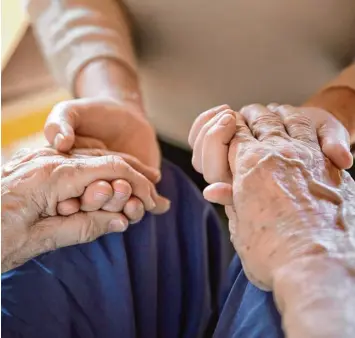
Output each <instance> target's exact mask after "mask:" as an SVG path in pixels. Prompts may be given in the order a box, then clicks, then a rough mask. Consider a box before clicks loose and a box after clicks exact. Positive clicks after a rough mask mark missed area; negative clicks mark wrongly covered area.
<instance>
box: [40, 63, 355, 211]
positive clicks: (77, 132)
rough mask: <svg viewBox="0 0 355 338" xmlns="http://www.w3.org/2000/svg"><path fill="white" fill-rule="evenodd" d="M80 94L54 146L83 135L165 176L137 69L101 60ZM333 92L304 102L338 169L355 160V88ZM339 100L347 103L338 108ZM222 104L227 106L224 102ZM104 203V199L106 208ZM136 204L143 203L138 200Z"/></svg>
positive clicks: (62, 107)
mask: <svg viewBox="0 0 355 338" xmlns="http://www.w3.org/2000/svg"><path fill="white" fill-rule="evenodd" d="M75 93H76V95H77V96H78V97H80V99H76V100H71V101H67V102H62V103H60V104H59V105H57V106H56V107H55V108H54V109H53V111H52V112H51V114H50V117H49V118H48V121H47V124H46V127H45V135H46V137H47V140H48V142H49V143H50V144H51V145H52V146H53V147H54V148H55V149H58V150H60V151H62V152H68V151H70V149H72V148H73V147H76V145H77V143H78V141H79V142H81V141H83V137H84V140H86V145H85V146H87V147H90V146H92V147H94V148H105V149H109V150H113V151H118V152H122V153H126V154H130V155H132V156H135V157H137V158H138V159H139V160H140V161H142V162H143V163H145V164H147V165H149V166H151V167H152V168H154V169H156V170H157V177H159V176H160V173H159V168H160V151H159V146H158V143H157V140H156V134H155V131H154V130H153V128H152V126H151V125H150V123H149V122H148V121H147V119H146V116H145V108H144V102H143V99H142V97H141V91H140V88H139V76H138V74H135V73H134V72H133V71H132V70H131V69H129V68H127V66H126V65H125V64H123V63H120V62H118V61H116V60H110V59H105V58H102V59H96V60H94V61H92V62H90V63H88V64H87V65H86V66H85V67H83V69H82V70H81V71H80V72H79V74H78V76H77V78H76V79H75ZM330 94H331V95H330ZM330 94H328V91H324V93H323V92H320V93H319V94H316V95H315V96H314V97H311V98H310V99H309V100H308V101H307V103H306V104H305V105H307V106H308V107H309V108H307V109H306V112H307V115H308V117H309V118H310V119H311V120H312V121H313V122H314V123H315V124H316V125H317V134H318V137H319V139H320V142H321V145H322V150H323V152H324V153H325V154H326V155H327V156H328V157H329V158H330V159H332V161H333V162H334V163H335V164H336V165H337V166H338V167H339V168H341V169H346V168H349V167H350V166H351V164H352V156H351V154H350V146H349V140H350V137H351V138H354V137H355V123H354V121H355V119H354V117H353V116H351V115H350V111H351V110H350V109H349V108H348V107H349V106H351V105H352V103H353V101H355V93H353V91H352V90H349V89H347V88H337V87H335V88H332V90H331V92H330ZM334 95H335V96H336V98H337V100H335V104H334V103H333V101H334V100H331V99H330V96H331V97H332V96H334ZM338 102H342V103H346V105H344V104H342V105H341V107H338ZM220 109H222V110H225V109H227V108H226V107H225V106H224V107H223V106H222V108H220ZM220 109H217V110H218V112H216V111H209V112H207V113H205V114H201V116H200V118H199V121H200V122H199V123H202V124H203V123H204V121H205V120H206V118H207V119H209V116H215V115H217V113H221V110H220ZM330 111H331V112H332V113H330ZM206 114H207V116H206ZM343 125H345V126H346V127H347V129H345V128H344V126H343ZM349 133H350V137H349ZM193 135H194V133H192V136H191V137H192V139H193V138H194V136H193ZM191 137H190V140H189V142H190V144H191ZM142 144H144V147H142ZM195 161H197V162H195ZM198 161H199V160H198V159H195V158H194V160H193V163H194V165H195V167H196V169H197V170H198V171H200V170H201V167H200V166H201V163H202V162H201V163H199V162H198ZM221 174H222V175H223V172H222V173H220V172H219V169H218V167H217V168H215V169H214V168H210V169H209V170H205V171H204V175H205V177H206V178H207V181H208V182H209V177H211V178H213V177H219V176H220V175H221ZM153 181H154V180H153ZM103 186H104V187H105V189H106V190H107V194H108V195H109V196H111V195H113V190H114V188H112V187H111V188H110V186H109V184H107V183H105V182H102V181H100V182H96V183H95V185H94V186H92V187H91V188H90V191H91V192H92V193H94V192H95V191H96V189H97V188H98V187H100V188H102V187H103ZM86 201H87V203H89V204H91V203H92V204H95V208H99V207H100V203H97V202H96V203H94V202H93V198H92V197H88V198H87V199H86ZM105 203H106V202H105ZM105 203H101V207H103V206H104V204H105ZM64 206H65V208H68V209H71V210H74V209H75V205H73V204H72V202H71V201H66V202H65V203H64ZM137 208H140V206H138V205H137Z"/></svg>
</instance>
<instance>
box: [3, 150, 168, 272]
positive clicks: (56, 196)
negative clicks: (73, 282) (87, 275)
mask: <svg viewBox="0 0 355 338" xmlns="http://www.w3.org/2000/svg"><path fill="white" fill-rule="evenodd" d="M97 152H98V150H77V151H76V152H73V153H72V154H71V155H63V154H61V153H59V152H58V151H56V150H54V149H49V148H44V149H39V150H37V151H36V152H27V153H26V152H22V153H20V154H18V155H16V156H15V157H14V158H13V159H12V160H11V161H10V162H9V163H7V164H6V165H5V166H4V167H2V186H1V197H2V201H1V206H2V215H1V223H2V224H1V241H2V242H1V250H2V252H1V262H2V264H1V265H2V272H4V271H7V270H9V269H12V268H14V267H16V266H18V265H21V264H23V263H24V262H26V261H27V260H29V259H31V258H33V257H35V256H37V255H39V254H41V253H44V252H47V251H50V250H55V249H56V248H60V247H63V246H68V245H73V244H78V243H85V242H88V241H92V240H94V239H96V238H97V237H99V236H101V235H103V234H106V233H108V232H117V231H124V230H125V229H126V228H127V226H128V224H129V221H130V220H131V221H132V218H133V217H136V215H135V214H134V213H133V211H132V209H131V208H130V206H129V200H130V199H131V198H137V199H139V200H140V201H141V202H142V204H143V206H144V210H149V211H151V212H153V213H157V214H159V213H163V212H165V211H167V210H168V208H169V202H168V201H167V200H166V199H165V198H163V197H162V196H160V195H159V194H158V193H157V191H156V189H155V187H154V185H153V183H152V182H151V181H149V180H148V179H147V178H146V175H148V176H149V173H150V171H151V169H150V168H149V167H147V166H145V165H143V164H142V163H140V162H139V161H138V160H136V159H132V158H131V157H125V155H122V156H121V155H120V154H118V153H112V152H109V151H105V150H100V151H99V154H98V153H97ZM100 155H101V156H100ZM141 172H143V173H145V174H146V175H144V174H141ZM98 180H104V181H108V182H116V183H117V184H118V185H120V186H122V185H123V186H125V187H126V188H127V185H128V192H127V196H126V200H125V202H126V203H122V204H121V206H122V210H121V212H108V211H82V212H75V213H73V214H71V215H69V216H66V217H63V216H62V215H61V214H60V213H59V212H58V207H59V205H60V204H59V203H60V202H62V201H64V200H73V199H75V198H78V197H80V196H82V195H83V193H84V191H85V189H86V187H88V186H90V184H92V183H93V182H97V181H98ZM131 195H132V196H134V197H131ZM144 210H141V214H140V216H139V217H142V216H143V213H144ZM132 215H133V216H132ZM134 221H137V219H134Z"/></svg>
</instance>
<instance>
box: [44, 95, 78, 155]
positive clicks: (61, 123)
mask: <svg viewBox="0 0 355 338" xmlns="http://www.w3.org/2000/svg"><path fill="white" fill-rule="evenodd" d="M77 124H78V113H77V106H76V105H74V104H73V103H72V102H70V101H68V102H61V103H59V104H57V105H55V106H54V107H53V109H52V111H51V112H50V114H49V116H48V118H47V121H46V124H45V126H44V135H45V137H46V139H47V141H48V142H49V144H50V145H52V146H53V147H54V148H55V149H57V150H58V151H61V152H68V151H69V150H70V149H71V148H72V147H73V146H74V142H75V132H74V131H75V129H76V128H77Z"/></svg>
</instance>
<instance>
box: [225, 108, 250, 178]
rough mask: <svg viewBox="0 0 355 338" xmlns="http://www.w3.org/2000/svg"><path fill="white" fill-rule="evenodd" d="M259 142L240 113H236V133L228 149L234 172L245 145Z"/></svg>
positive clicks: (231, 167) (230, 165)
mask: <svg viewBox="0 0 355 338" xmlns="http://www.w3.org/2000/svg"><path fill="white" fill-rule="evenodd" d="M254 142H257V140H256V139H255V138H254V136H253V135H252V132H251V130H250V129H249V127H248V126H247V124H246V122H245V119H244V117H243V116H242V115H241V114H240V113H236V114H235V134H234V137H233V139H232V142H231V144H230V147H229V151H228V163H229V168H230V169H231V171H232V173H234V172H235V165H236V163H237V162H236V161H238V160H237V156H238V154H239V153H240V151H241V149H242V147H243V146H245V145H247V144H250V143H254Z"/></svg>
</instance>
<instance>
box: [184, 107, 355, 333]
mask: <svg viewBox="0 0 355 338" xmlns="http://www.w3.org/2000/svg"><path fill="white" fill-rule="evenodd" d="M189 142H190V145H191V146H192V148H193V165H194V167H195V169H196V170H197V171H199V172H201V173H203V174H204V176H205V179H206V180H207V181H208V182H209V183H210V186H208V187H207V188H206V189H205V191H204V196H205V198H206V199H208V200H209V201H211V202H215V203H220V204H222V205H225V210H226V213H227V216H228V219H229V231H230V236H231V241H232V243H233V245H234V247H235V249H236V251H237V253H238V255H239V257H240V259H241V261H242V264H243V268H244V271H245V273H246V275H247V277H248V279H249V280H250V281H251V282H252V283H254V284H255V285H256V286H258V287H259V288H261V289H264V290H272V291H273V293H274V299H275V302H276V305H277V307H278V309H279V311H280V313H281V315H282V320H283V328H284V331H285V333H286V336H287V337H289V338H293V337H295V338H296V337H305V338H311V337H329V338H330V337H349V338H350V337H353V335H354V332H355V321H354V313H355V302H354V299H355V242H354V238H355V183H354V181H353V180H352V178H351V177H350V175H349V174H348V173H347V172H345V171H344V170H339V169H338V167H336V166H335V164H334V163H333V162H331V161H330V160H329V159H328V158H327V157H325V156H324V154H323V152H322V150H323V151H324V145H323V146H322V144H321V142H320V140H319V133H317V128H316V126H315V124H314V123H313V122H312V121H311V120H310V118H309V117H308V116H307V115H306V114H305V113H304V111H303V109H302V108H295V107H291V106H279V105H270V106H268V107H264V106H261V105H252V106H248V107H245V108H243V109H242V110H241V111H240V113H237V112H234V111H232V110H231V109H230V108H229V107H228V106H221V107H217V108H215V109H212V110H210V111H207V112H206V113H204V114H202V115H201V116H200V117H199V118H198V119H197V120H196V122H195V123H194V125H193V127H192V129H191V132H190V137H189ZM327 150H329V149H327ZM334 150H335V149H333V151H334ZM340 154H342V155H341V156H340V157H338V161H339V160H342V159H343V160H344V159H345V162H346V161H347V154H345V156H344V152H342V151H341V149H338V155H340ZM333 155H335V154H334V153H333ZM333 160H334V156H333ZM343 163H344V162H343ZM338 164H339V162H338Z"/></svg>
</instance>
